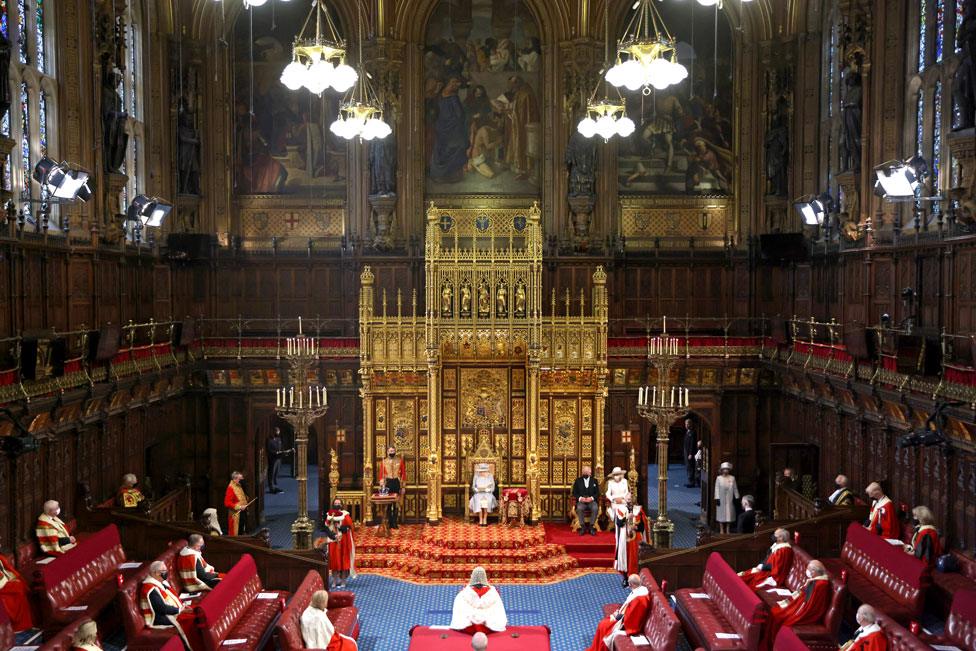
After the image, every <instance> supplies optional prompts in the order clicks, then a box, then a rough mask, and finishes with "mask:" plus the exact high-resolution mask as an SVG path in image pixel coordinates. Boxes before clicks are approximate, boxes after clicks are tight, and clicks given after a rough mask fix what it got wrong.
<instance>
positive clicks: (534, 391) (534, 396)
mask: <svg viewBox="0 0 976 651" xmlns="http://www.w3.org/2000/svg"><path fill="white" fill-rule="evenodd" d="M528 370H529V379H528V387H527V390H526V398H527V399H526V402H527V403H528V409H527V411H528V412H529V413H528V419H529V420H528V424H529V459H528V470H529V473H528V480H529V484H530V486H529V494H530V495H531V496H532V520H533V521H539V520H541V519H542V518H544V517H545V515H546V512H545V509H544V508H543V507H542V486H541V482H542V479H543V478H542V477H540V476H539V462H540V461H541V459H539V359H538V357H533V356H531V354H530V358H529V369H528Z"/></svg>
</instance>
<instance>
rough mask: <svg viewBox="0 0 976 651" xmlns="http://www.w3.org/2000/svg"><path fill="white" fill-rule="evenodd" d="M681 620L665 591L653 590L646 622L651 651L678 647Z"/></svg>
mask: <svg viewBox="0 0 976 651" xmlns="http://www.w3.org/2000/svg"><path fill="white" fill-rule="evenodd" d="M680 630H681V621H680V620H679V619H678V616H677V615H675V614H674V609H673V608H671V604H669V603H668V598H667V597H665V596H664V593H663V592H660V591H658V590H651V607H650V609H649V610H648V613H647V622H646V623H645V624H644V636H645V637H646V638H647V640H648V641H649V642H650V643H651V646H650V647H649V651H671V650H672V649H677V648H678V632H679V631H680Z"/></svg>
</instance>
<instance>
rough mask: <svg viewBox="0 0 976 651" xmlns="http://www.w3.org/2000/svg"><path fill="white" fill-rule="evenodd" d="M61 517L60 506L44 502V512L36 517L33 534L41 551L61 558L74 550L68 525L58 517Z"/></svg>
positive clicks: (53, 501) (73, 538) (52, 502)
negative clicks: (35, 535)
mask: <svg viewBox="0 0 976 651" xmlns="http://www.w3.org/2000/svg"><path fill="white" fill-rule="evenodd" d="M60 515H61V505H60V504H58V503H57V501H56V500H48V501H46V502H44V512H43V513H41V515H39V516H38V517H37V524H36V525H35V533H36V534H37V542H38V543H40V545H41V551H42V552H44V553H45V554H49V555H51V556H61V555H62V554H64V553H66V552H67V551H69V550H71V549H72V548H74V546H75V544H76V541H75V537H74V536H72V535H71V533H70V532H69V531H68V525H66V524H65V523H64V522H62V521H61V518H60V517H58V516H60Z"/></svg>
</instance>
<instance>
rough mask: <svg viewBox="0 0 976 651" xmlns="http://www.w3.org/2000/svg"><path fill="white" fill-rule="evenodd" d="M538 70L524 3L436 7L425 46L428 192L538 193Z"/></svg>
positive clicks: (480, 0) (449, 2)
mask: <svg viewBox="0 0 976 651" xmlns="http://www.w3.org/2000/svg"><path fill="white" fill-rule="evenodd" d="M541 67H542V51H541V46H540V40H539V29H538V25H537V24H536V22H535V20H534V18H533V17H532V15H531V14H530V13H529V11H528V9H527V8H526V6H525V4H524V2H522V0H444V1H442V2H440V3H439V4H438V5H437V7H436V8H435V9H434V12H433V13H432V15H431V17H430V20H429V22H428V24H427V36H426V45H425V48H424V107H425V124H426V133H425V139H424V147H425V152H424V153H425V160H426V169H427V191H428V192H429V193H431V194H441V195H443V194H514V195H531V194H537V193H538V191H539V177H540V173H541V162H542V119H541V109H542V98H541V96H540V92H539V89H540V86H541V83H540V70H541Z"/></svg>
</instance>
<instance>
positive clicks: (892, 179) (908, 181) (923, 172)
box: [874, 155, 928, 202]
mask: <svg viewBox="0 0 976 651" xmlns="http://www.w3.org/2000/svg"><path fill="white" fill-rule="evenodd" d="M874 174H875V177H876V178H877V184H876V186H875V190H876V192H877V193H878V194H880V195H881V196H882V197H884V198H885V199H886V200H887V201H892V202H898V201H914V200H915V198H916V195H917V193H918V191H919V188H920V187H921V182H922V179H924V178H925V176H927V175H928V163H927V162H926V160H925V159H924V158H923V157H922V156H919V155H915V156H913V157H912V158H910V159H909V160H907V161H900V160H890V161H887V162H884V163H882V164H881V165H878V166H877V167H875V168H874Z"/></svg>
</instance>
